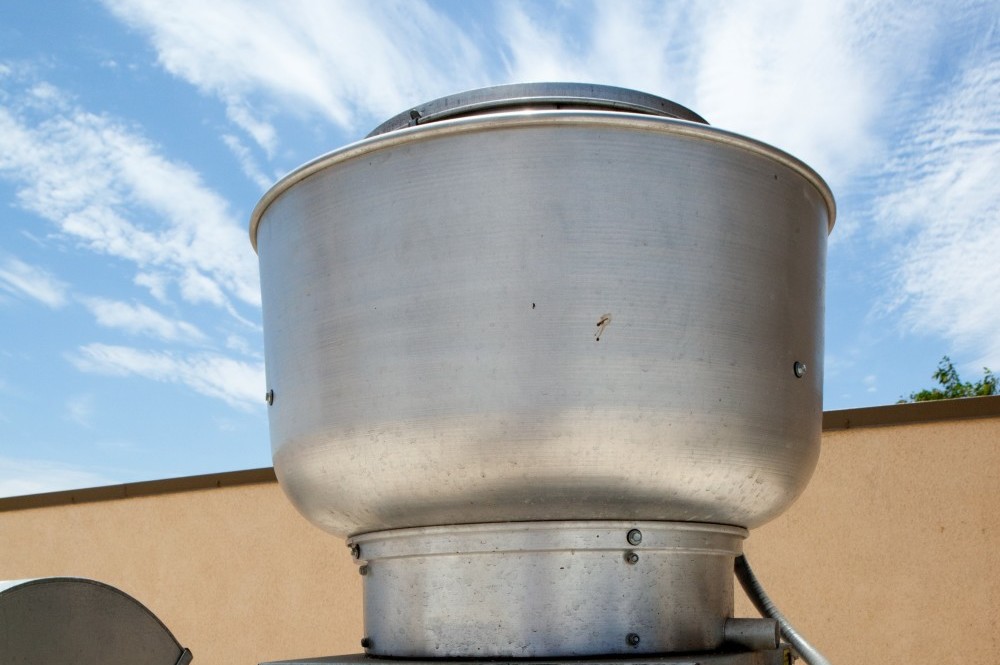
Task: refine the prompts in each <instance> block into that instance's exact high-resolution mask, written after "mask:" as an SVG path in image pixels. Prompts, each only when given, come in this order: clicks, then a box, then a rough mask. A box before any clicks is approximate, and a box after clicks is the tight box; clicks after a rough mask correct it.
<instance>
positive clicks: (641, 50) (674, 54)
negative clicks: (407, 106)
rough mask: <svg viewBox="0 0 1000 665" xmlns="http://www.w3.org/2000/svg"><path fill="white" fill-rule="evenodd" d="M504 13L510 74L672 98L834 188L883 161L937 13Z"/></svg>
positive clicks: (784, 3)
mask: <svg viewBox="0 0 1000 665" xmlns="http://www.w3.org/2000/svg"><path fill="white" fill-rule="evenodd" d="M498 11H499V12H500V21H499V30H500V32H501V36H502V38H503V40H504V42H505V44H506V49H507V53H506V59H507V66H508V72H509V76H510V78H511V79H514V80H594V81H596V82H604V83H612V84H615V85H625V86H628V87H636V88H639V89H643V90H646V91H648V92H652V93H655V94H660V95H663V96H666V97H670V98H673V99H674V100H675V101H678V102H680V103H682V104H686V105H688V106H690V107H691V108H692V109H693V110H695V111H697V112H699V113H701V114H702V115H704V116H705V117H706V118H708V120H709V121H710V122H711V123H712V124H715V125H718V126H720V127H724V128H726V129H730V130H733V131H736V132H740V133H743V134H746V135H748V136H752V137H754V138H757V139H761V140H763V141H766V142H769V143H772V144H773V145H775V146H777V147H779V148H782V149H784V150H787V151H789V152H791V153H792V154H794V155H795V156H797V157H799V158H801V159H803V160H804V161H806V162H807V163H809V164H810V165H811V166H813V167H814V168H816V169H817V170H819V171H820V173H822V174H823V175H824V176H825V177H826V178H828V179H829V180H831V181H833V182H834V183H835V184H838V185H841V184H843V183H844V182H845V181H846V180H848V179H849V177H850V175H851V173H852V172H853V170H854V169H856V168H857V167H858V166H859V165H861V164H864V163H867V162H870V161H871V160H873V159H875V158H876V157H877V155H878V154H879V149H880V137H881V136H882V134H884V127H880V126H878V125H879V123H880V122H882V121H883V120H884V118H885V117H886V116H885V112H884V109H885V108H886V107H888V106H890V105H891V102H892V100H893V99H894V97H895V95H896V92H897V88H898V86H899V85H900V81H901V80H903V75H904V74H908V73H911V72H915V71H917V70H919V68H920V67H921V66H922V63H924V62H925V61H926V59H927V56H928V54H927V52H926V50H921V49H925V47H926V46H927V45H928V44H930V43H931V41H932V40H930V39H928V38H927V37H928V35H929V34H930V33H931V32H932V31H933V30H934V29H935V21H934V19H935V18H936V15H935V14H934V13H933V12H932V11H930V10H927V9H923V8H920V7H914V6H912V4H911V3H899V2H884V1H883V0H879V1H875V0H854V1H853V2H833V1H828V2H822V1H821V2H809V3H802V2H792V1H789V0H761V1H759V2H743V3H729V4H727V5H726V6H725V9H724V10H722V11H720V8H719V7H718V6H716V5H714V4H712V3H702V4H698V3H690V4H686V5H675V4H671V5H665V4H664V3H661V2H631V3H620V2H610V1H607V0H596V1H594V2H592V3H590V7H589V8H588V11H585V12H581V11H580V6H579V5H572V6H564V7H563V8H562V9H559V8H558V7H557V6H555V5H552V4H544V3H541V4H523V3H504V4H503V5H502V6H501V7H500V9H499V10H498ZM942 11H943V10H942ZM581 16H585V17H586V18H584V19H581ZM570 22H572V23H573V25H572V26H571V25H568V23H570ZM570 27H572V28H574V29H573V30H570V29H568V28H570Z"/></svg>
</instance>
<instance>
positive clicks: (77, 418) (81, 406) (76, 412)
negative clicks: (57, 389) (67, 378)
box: [66, 393, 96, 427]
mask: <svg viewBox="0 0 1000 665" xmlns="http://www.w3.org/2000/svg"><path fill="white" fill-rule="evenodd" d="M95 406H96V405H95V402H94V396H93V395H91V394H90V393H83V394H80V395H73V396H72V397H70V398H69V399H68V400H66V417H67V418H69V419H70V420H72V421H73V422H75V423H76V424H78V425H82V426H83V427H91V425H92V424H93V417H94V412H95Z"/></svg>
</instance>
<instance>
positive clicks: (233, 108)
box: [105, 0, 484, 154]
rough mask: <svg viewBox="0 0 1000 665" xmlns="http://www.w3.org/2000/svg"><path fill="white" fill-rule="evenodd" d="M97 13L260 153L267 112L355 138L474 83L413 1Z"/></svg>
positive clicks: (236, 4) (127, 8) (118, 8)
mask: <svg viewBox="0 0 1000 665" xmlns="http://www.w3.org/2000/svg"><path fill="white" fill-rule="evenodd" d="M105 4H106V5H107V7H108V8H109V9H110V10H111V11H112V13H114V14H115V15H116V16H118V17H119V18H120V19H122V20H124V21H125V22H126V23H128V24H129V25H131V26H133V27H134V28H136V29H138V30H140V31H141V32H142V33H144V34H146V35H148V36H149V38H150V40H151V41H152V43H153V45H154V47H155V48H156V51H157V54H158V57H159V61H160V63H161V64H162V66H163V67H164V68H165V69H166V70H167V71H169V72H171V73H172V74H174V75H175V76H177V77H179V78H181V79H183V80H186V81H188V82H190V83H191V84H193V85H195V86H197V87H198V88H199V89H200V90H202V91H204V92H206V93H208V94H211V95H214V96H216V97H217V98H218V99H220V100H221V101H222V102H223V103H224V104H225V105H226V107H227V109H228V115H229V118H230V120H231V121H232V122H234V123H235V124H236V125H238V126H240V127H241V128H242V129H243V130H245V131H246V132H247V134H248V135H250V136H251V137H252V138H253V139H254V141H256V142H257V143H258V144H259V145H260V146H261V147H262V148H264V149H265V150H266V151H267V152H268V153H269V154H273V153H274V151H275V150H276V147H277V137H276V132H275V129H274V127H273V125H272V124H271V122H270V120H269V116H270V114H271V113H272V111H271V109H275V108H276V109H281V110H282V111H285V112H289V111H291V112H292V113H293V114H297V115H300V116H301V115H302V114H303V112H305V113H306V114H318V115H320V116H322V117H325V118H326V119H328V120H329V121H330V122H332V123H334V124H335V125H337V126H339V127H341V128H343V129H346V130H348V131H354V130H356V128H357V125H358V121H359V120H365V121H366V122H371V117H372V114H374V117H376V118H381V117H383V116H385V115H387V114H388V115H391V114H394V113H398V112H399V111H401V110H403V109H404V108H405V107H406V105H408V104H413V103H414V100H423V99H425V98H427V97H433V96H437V95H441V94H446V93H448V92H453V91H454V88H455V86H456V85H457V86H459V88H463V87H470V85H471V86H474V85H475V84H477V83H479V82H482V81H483V80H484V77H483V76H482V74H481V72H483V71H484V64H483V61H482V58H481V55H480V53H479V51H478V49H477V48H476V46H475V44H474V43H473V42H472V40H470V39H469V38H468V37H466V36H465V35H464V34H463V33H462V31H461V30H460V29H459V28H458V27H457V26H456V25H455V24H454V23H453V22H452V21H450V20H449V19H448V18H447V17H445V16H444V15H443V14H441V13H438V12H436V11H434V10H433V9H431V7H430V6H429V5H428V4H427V3H426V2H423V1H422V0H409V1H407V2H377V3H362V2H344V1H335V0H331V1H328V2H308V1H306V0H291V1H289V2H282V3H279V4H268V3H256V2H240V1H239V0H216V1H213V2H200V1H198V0H181V1H179V2H170V3H164V2H159V1H157V0H105Z"/></svg>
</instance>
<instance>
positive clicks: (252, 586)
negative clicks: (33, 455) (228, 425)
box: [0, 483, 362, 665]
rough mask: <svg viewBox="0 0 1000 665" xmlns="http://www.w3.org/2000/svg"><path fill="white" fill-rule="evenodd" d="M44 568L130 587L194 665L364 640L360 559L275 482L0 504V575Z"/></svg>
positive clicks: (34, 573)
mask: <svg viewBox="0 0 1000 665" xmlns="http://www.w3.org/2000/svg"><path fill="white" fill-rule="evenodd" d="M50 575H71V576H81V577H90V578H94V579H98V580H101V581H102V582H106V583H108V584H111V585H113V586H116V587H118V588H120V589H122V590H123V591H125V592H126V593H129V594H131V595H133V596H134V597H135V598H136V599H138V600H139V601H140V602H142V603H143V604H144V605H146V606H147V607H148V608H149V609H150V610H152V612H153V613H154V614H156V615H157V616H158V617H159V618H160V620H162V621H163V623H164V624H165V625H166V626H167V627H168V628H169V629H170V630H171V632H173V634H174V636H175V637H176V638H177V639H178V641H179V642H180V643H181V644H182V645H184V646H186V647H188V648H190V649H191V651H192V653H193V654H194V661H193V665H229V664H232V665H256V663H258V662H260V661H264V660H279V659H282V658H295V657H299V656H303V657H305V656H324V655H330V654H332V653H353V652H358V651H360V650H361V649H360V646H359V644H358V641H359V640H360V638H361V634H362V625H361V580H360V576H359V575H358V572H357V566H355V565H354V563H353V562H352V561H351V557H350V553H349V552H348V551H347V548H346V547H345V545H344V543H343V541H341V540H338V539H336V538H333V537H330V536H326V535H325V534H323V533H322V532H320V531H319V530H318V529H316V528H314V527H312V526H311V525H309V524H308V523H307V522H306V521H305V520H304V519H302V518H301V517H299V515H298V513H296V512H295V510H294V508H292V506H291V504H290V503H289V502H288V501H287V500H286V499H285V497H284V495H283V494H282V492H281V489H280V488H279V487H278V486H277V484H274V483H271V484H266V485H248V486H240V487H232V488H223V489H214V490H201V491H196V492H185V493H176V494H164V495H160V496H152V497H142V498H135V499H125V500H117V501H102V502H98V503H84V504H80V505H71V506H62V507H50V508H38V509H33V510H19V511H11V512H0V579H20V578H26V577H45V576H50Z"/></svg>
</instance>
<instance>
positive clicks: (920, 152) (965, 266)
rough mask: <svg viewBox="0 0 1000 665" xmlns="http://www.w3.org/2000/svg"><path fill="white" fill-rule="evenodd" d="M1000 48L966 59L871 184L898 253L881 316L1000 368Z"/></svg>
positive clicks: (881, 222)
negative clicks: (877, 189) (894, 317)
mask: <svg viewBox="0 0 1000 665" xmlns="http://www.w3.org/2000/svg"><path fill="white" fill-rule="evenodd" d="M998 167H1000V46H998V45H997V42H996V41H995V40H994V41H993V42H992V43H990V44H986V45H983V46H982V47H981V48H978V49H974V50H973V51H972V52H970V53H969V55H968V57H967V58H966V60H965V64H964V66H963V67H962V70H961V72H960V75H959V77H958V78H957V80H956V81H955V82H954V83H953V84H952V85H950V86H947V87H946V88H945V89H944V90H942V91H941V94H940V95H939V96H938V97H937V98H935V99H929V100H927V102H926V103H925V105H924V112H923V113H922V114H921V115H920V116H919V117H918V118H917V119H916V120H915V122H914V125H913V128H912V130H911V131H910V132H909V136H908V137H907V139H906V140H905V141H903V142H901V143H900V145H899V146H898V147H897V149H896V150H895V152H894V154H893V157H892V159H891V161H889V163H888V164H887V166H886V168H885V171H884V173H883V174H882V177H881V178H880V179H879V184H880V189H881V190H882V191H883V194H882V195H881V196H879V197H878V198H877V199H876V202H875V205H874V207H875V220H876V222H877V223H878V224H879V227H880V230H881V231H882V232H883V233H885V234H887V236H888V238H890V240H891V242H893V243H894V244H895V245H896V246H897V247H898V250H897V251H895V252H894V253H893V254H892V255H891V257H890V266H891V270H892V275H893V282H892V284H891V287H892V290H891V291H890V293H889V297H888V301H889V304H888V305H887V310H888V311H889V312H891V313H893V314H897V315H901V316H902V323H903V326H904V328H906V329H908V330H910V331H914V332H920V333H928V332H930V333H937V334H941V335H944V336H945V337H946V338H948V339H950V340H951V341H952V342H953V343H954V344H955V345H956V347H957V350H959V351H961V352H962V353H963V354H966V355H972V356H975V358H974V360H975V362H974V363H972V365H973V366H975V367H976V368H977V369H978V367H980V366H982V365H989V366H991V367H998V366H1000V336H998V334H997V331H998V330H1000V289H997V288H996V285H997V284H1000V260H998V248H1000V196H998V187H997V169H998Z"/></svg>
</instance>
